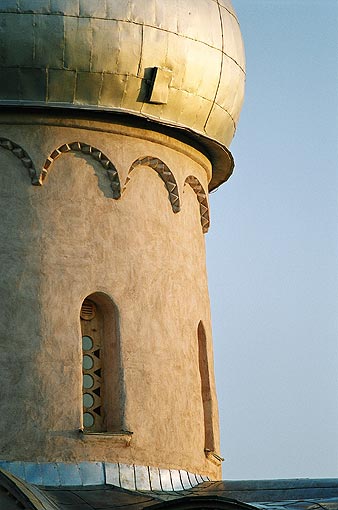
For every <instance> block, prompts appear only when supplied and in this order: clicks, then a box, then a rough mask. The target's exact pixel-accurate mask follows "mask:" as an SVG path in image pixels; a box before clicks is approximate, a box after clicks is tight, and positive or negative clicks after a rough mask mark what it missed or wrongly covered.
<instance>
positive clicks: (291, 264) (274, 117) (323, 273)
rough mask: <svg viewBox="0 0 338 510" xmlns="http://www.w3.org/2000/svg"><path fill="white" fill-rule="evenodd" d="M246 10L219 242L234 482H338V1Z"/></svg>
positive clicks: (213, 291)
mask: <svg viewBox="0 0 338 510" xmlns="http://www.w3.org/2000/svg"><path fill="white" fill-rule="evenodd" d="M233 5H234V7H235V9H236V11H237V14H238V18H239V21H240V24H241V28H242V34H243V37H244V43H245V47H246V57H247V89H246V100H245V105H244V108H243V111H242V115H241V119H240V122H239V127H238V130H237V134H236V137H235V140H234V142H233V144H232V146H231V151H232V153H233V155H234V158H235V161H236V169H235V172H234V175H233V176H232V177H231V179H230V180H229V181H228V182H227V183H226V184H224V185H223V186H222V187H221V188H220V189H219V190H218V191H216V192H215V193H214V194H212V195H211V197H210V203H211V221H212V224H211V230H210V232H209V234H208V235H207V253H208V273H209V286H210V297H211V304H212V314H213V335H214V350H215V366H216V377H217V387H218V399H219V407H220V414H221V434H222V449H221V453H222V454H223V456H224V457H225V458H226V461H225V462H224V464H223V477H224V478H240V479H244V478H289V477H338V215H337V213H338V1H337V0H233Z"/></svg>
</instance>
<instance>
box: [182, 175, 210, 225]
mask: <svg viewBox="0 0 338 510" xmlns="http://www.w3.org/2000/svg"><path fill="white" fill-rule="evenodd" d="M184 184H189V186H191V188H192V189H193V190H194V192H195V193H196V196H197V200H198V202H199V204H200V213H201V225H202V230H203V232H204V234H205V233H206V232H208V230H209V227H210V215H209V204H208V198H207V195H206V193H205V191H204V188H203V186H202V184H201V183H200V181H199V180H198V179H197V177H194V176H193V175H189V176H188V177H187V178H186V180H185V182H184Z"/></svg>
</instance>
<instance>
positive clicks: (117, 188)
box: [40, 142, 121, 199]
mask: <svg viewBox="0 0 338 510" xmlns="http://www.w3.org/2000/svg"><path fill="white" fill-rule="evenodd" d="M67 152H80V153H81V154H83V155H84V156H90V157H91V158H92V159H94V160H95V161H98V162H99V163H100V164H101V165H102V166H103V168H104V169H105V170H106V172H107V175H108V178H109V180H110V186H111V189H112V192H113V198H115V199H118V198H120V196H121V185H120V179H119V175H118V172H117V170H116V168H115V166H114V165H113V163H112V162H111V161H110V159H109V158H108V156H106V155H105V154H104V153H103V152H102V151H100V149H97V148H96V147H93V146H92V145H88V144H86V143H82V142H71V143H65V144H63V145H61V146H60V147H58V148H57V149H55V150H54V151H53V152H52V153H51V154H50V156H48V158H47V159H46V162H45V164H44V166H43V169H42V172H41V174H40V181H41V184H43V182H44V180H45V179H46V177H47V175H48V172H49V170H50V167H51V166H52V164H53V163H54V161H55V160H56V159H57V158H59V157H60V156H62V154H66V153H67Z"/></svg>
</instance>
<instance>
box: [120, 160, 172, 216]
mask: <svg viewBox="0 0 338 510" xmlns="http://www.w3.org/2000/svg"><path fill="white" fill-rule="evenodd" d="M138 166H149V167H150V168H152V169H153V170H155V172H157V174H158V175H159V177H161V179H162V181H163V182H164V184H165V187H166V188H167V190H168V194H169V200H170V203H171V208H172V210H173V212H174V213H177V212H179V211H180V210H181V205H180V196H179V192H178V186H177V182H176V179H175V177H174V175H173V173H172V171H171V170H170V168H169V167H168V166H167V165H166V164H165V163H164V162H163V161H161V160H160V159H159V158H154V157H151V156H145V157H143V158H138V159H136V160H135V161H134V163H132V165H131V167H130V168H129V171H128V175H127V178H126V181H125V183H124V186H123V190H122V193H123V192H124V191H125V189H126V186H127V184H128V182H129V181H130V179H131V177H130V174H131V172H132V171H133V170H134V169H135V168H137V167H138Z"/></svg>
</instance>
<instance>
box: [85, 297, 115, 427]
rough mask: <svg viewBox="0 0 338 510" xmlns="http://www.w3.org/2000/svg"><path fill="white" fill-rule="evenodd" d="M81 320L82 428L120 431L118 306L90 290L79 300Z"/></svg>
mask: <svg viewBox="0 0 338 510" xmlns="http://www.w3.org/2000/svg"><path fill="white" fill-rule="evenodd" d="M80 321H81V334H82V374H83V377H82V397H83V429H84V432H92V433H100V432H119V431H120V430H122V429H123V408H122V405H123V402H122V395H123V393H124V392H123V373H122V366H121V356H120V343H119V337H118V313H117V308H116V306H115V304H114V303H113V301H112V300H111V299H110V298H109V297H108V296H107V295H105V294H103V293H100V292H97V293H95V294H91V295H90V296H88V297H87V298H86V299H85V300H84V301H83V303H82V306H81V312H80Z"/></svg>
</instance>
